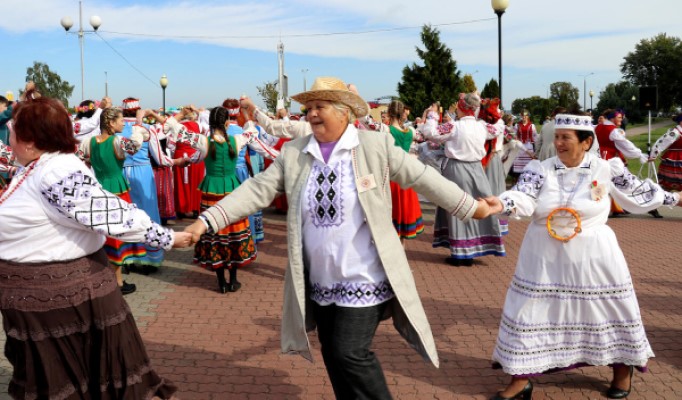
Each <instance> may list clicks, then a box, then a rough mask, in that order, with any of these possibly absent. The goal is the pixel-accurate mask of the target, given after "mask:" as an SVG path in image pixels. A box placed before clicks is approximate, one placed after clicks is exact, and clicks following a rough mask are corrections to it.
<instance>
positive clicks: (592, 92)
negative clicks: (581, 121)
mask: <svg viewBox="0 0 682 400" xmlns="http://www.w3.org/2000/svg"><path fill="white" fill-rule="evenodd" d="M593 97H594V90H592V89H590V113H591V112H592V98H593Z"/></svg>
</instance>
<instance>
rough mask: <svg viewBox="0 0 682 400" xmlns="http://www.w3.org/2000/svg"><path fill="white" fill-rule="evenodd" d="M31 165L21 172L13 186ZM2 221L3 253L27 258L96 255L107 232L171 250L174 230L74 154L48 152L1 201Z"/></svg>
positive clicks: (9, 257)
mask: <svg viewBox="0 0 682 400" xmlns="http://www.w3.org/2000/svg"><path fill="white" fill-rule="evenodd" d="M27 170H28V168H22V169H20V170H19V171H18V172H17V174H16V176H15V177H14V179H13V180H12V183H11V184H10V186H9V190H12V189H13V188H14V187H15V186H16V183H17V182H18V181H19V180H21V178H22V177H23V175H24V174H25V173H26V172H27ZM2 198H5V196H3V197H2ZM0 221H2V229H0V259H3V260H8V261H14V262H21V263H28V262H52V261H60V260H72V259H76V258H80V257H84V256H87V255H90V254H92V253H95V252H96V251H98V250H99V249H101V248H102V245H103V244H104V239H105V237H104V235H105V234H107V235H111V236H112V237H115V238H117V239H119V240H124V241H130V242H143V243H146V244H148V245H150V246H152V247H161V248H164V249H166V250H169V249H170V248H171V247H172V245H173V235H172V231H171V230H169V229H166V228H164V227H162V226H160V225H158V224H156V223H154V222H152V221H151V219H150V218H149V216H147V214H145V213H144V212H143V211H141V210H139V209H137V208H136V207H135V206H134V205H132V204H128V203H125V202H124V201H123V200H121V199H120V198H118V197H117V196H115V195H113V194H111V193H109V192H106V191H104V190H103V189H102V187H101V186H100V185H99V183H98V182H97V180H96V179H95V177H94V176H93V175H92V173H91V172H90V170H89V169H88V168H87V167H86V166H85V165H84V164H83V163H82V162H81V161H80V160H79V159H78V158H77V157H76V156H75V155H74V154H57V153H50V154H48V153H45V154H43V155H42V157H40V159H39V161H38V162H37V164H36V166H35V168H34V169H33V170H32V171H31V172H30V174H29V175H28V176H27V177H26V179H25V180H24V182H23V183H22V184H21V185H20V186H18V187H17V189H16V191H14V193H12V194H11V195H10V196H9V197H7V199H6V200H5V201H4V202H3V203H2V204H0Z"/></svg>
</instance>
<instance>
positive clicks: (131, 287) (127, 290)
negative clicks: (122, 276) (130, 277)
mask: <svg viewBox="0 0 682 400" xmlns="http://www.w3.org/2000/svg"><path fill="white" fill-rule="evenodd" d="M136 290H137V286H135V284H134V283H128V282H126V281H123V286H121V293H122V294H123V295H126V294H131V293H133V292H135V291H136Z"/></svg>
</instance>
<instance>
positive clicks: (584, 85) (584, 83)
mask: <svg viewBox="0 0 682 400" xmlns="http://www.w3.org/2000/svg"><path fill="white" fill-rule="evenodd" d="M590 75H594V72H590V73H589V74H585V75H578V76H582V77H583V110H585V108H587V107H586V104H585V103H587V77H588V76H590Z"/></svg>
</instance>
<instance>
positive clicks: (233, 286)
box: [227, 282, 242, 293]
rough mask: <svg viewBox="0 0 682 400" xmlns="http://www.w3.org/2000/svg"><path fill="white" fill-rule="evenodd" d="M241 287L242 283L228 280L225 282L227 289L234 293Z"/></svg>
mask: <svg viewBox="0 0 682 400" xmlns="http://www.w3.org/2000/svg"><path fill="white" fill-rule="evenodd" d="M241 287H242V284H241V283H239V282H234V283H232V282H230V283H228V284H227V291H228V292H232V293H234V292H236V291H237V290H239V288H241Z"/></svg>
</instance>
